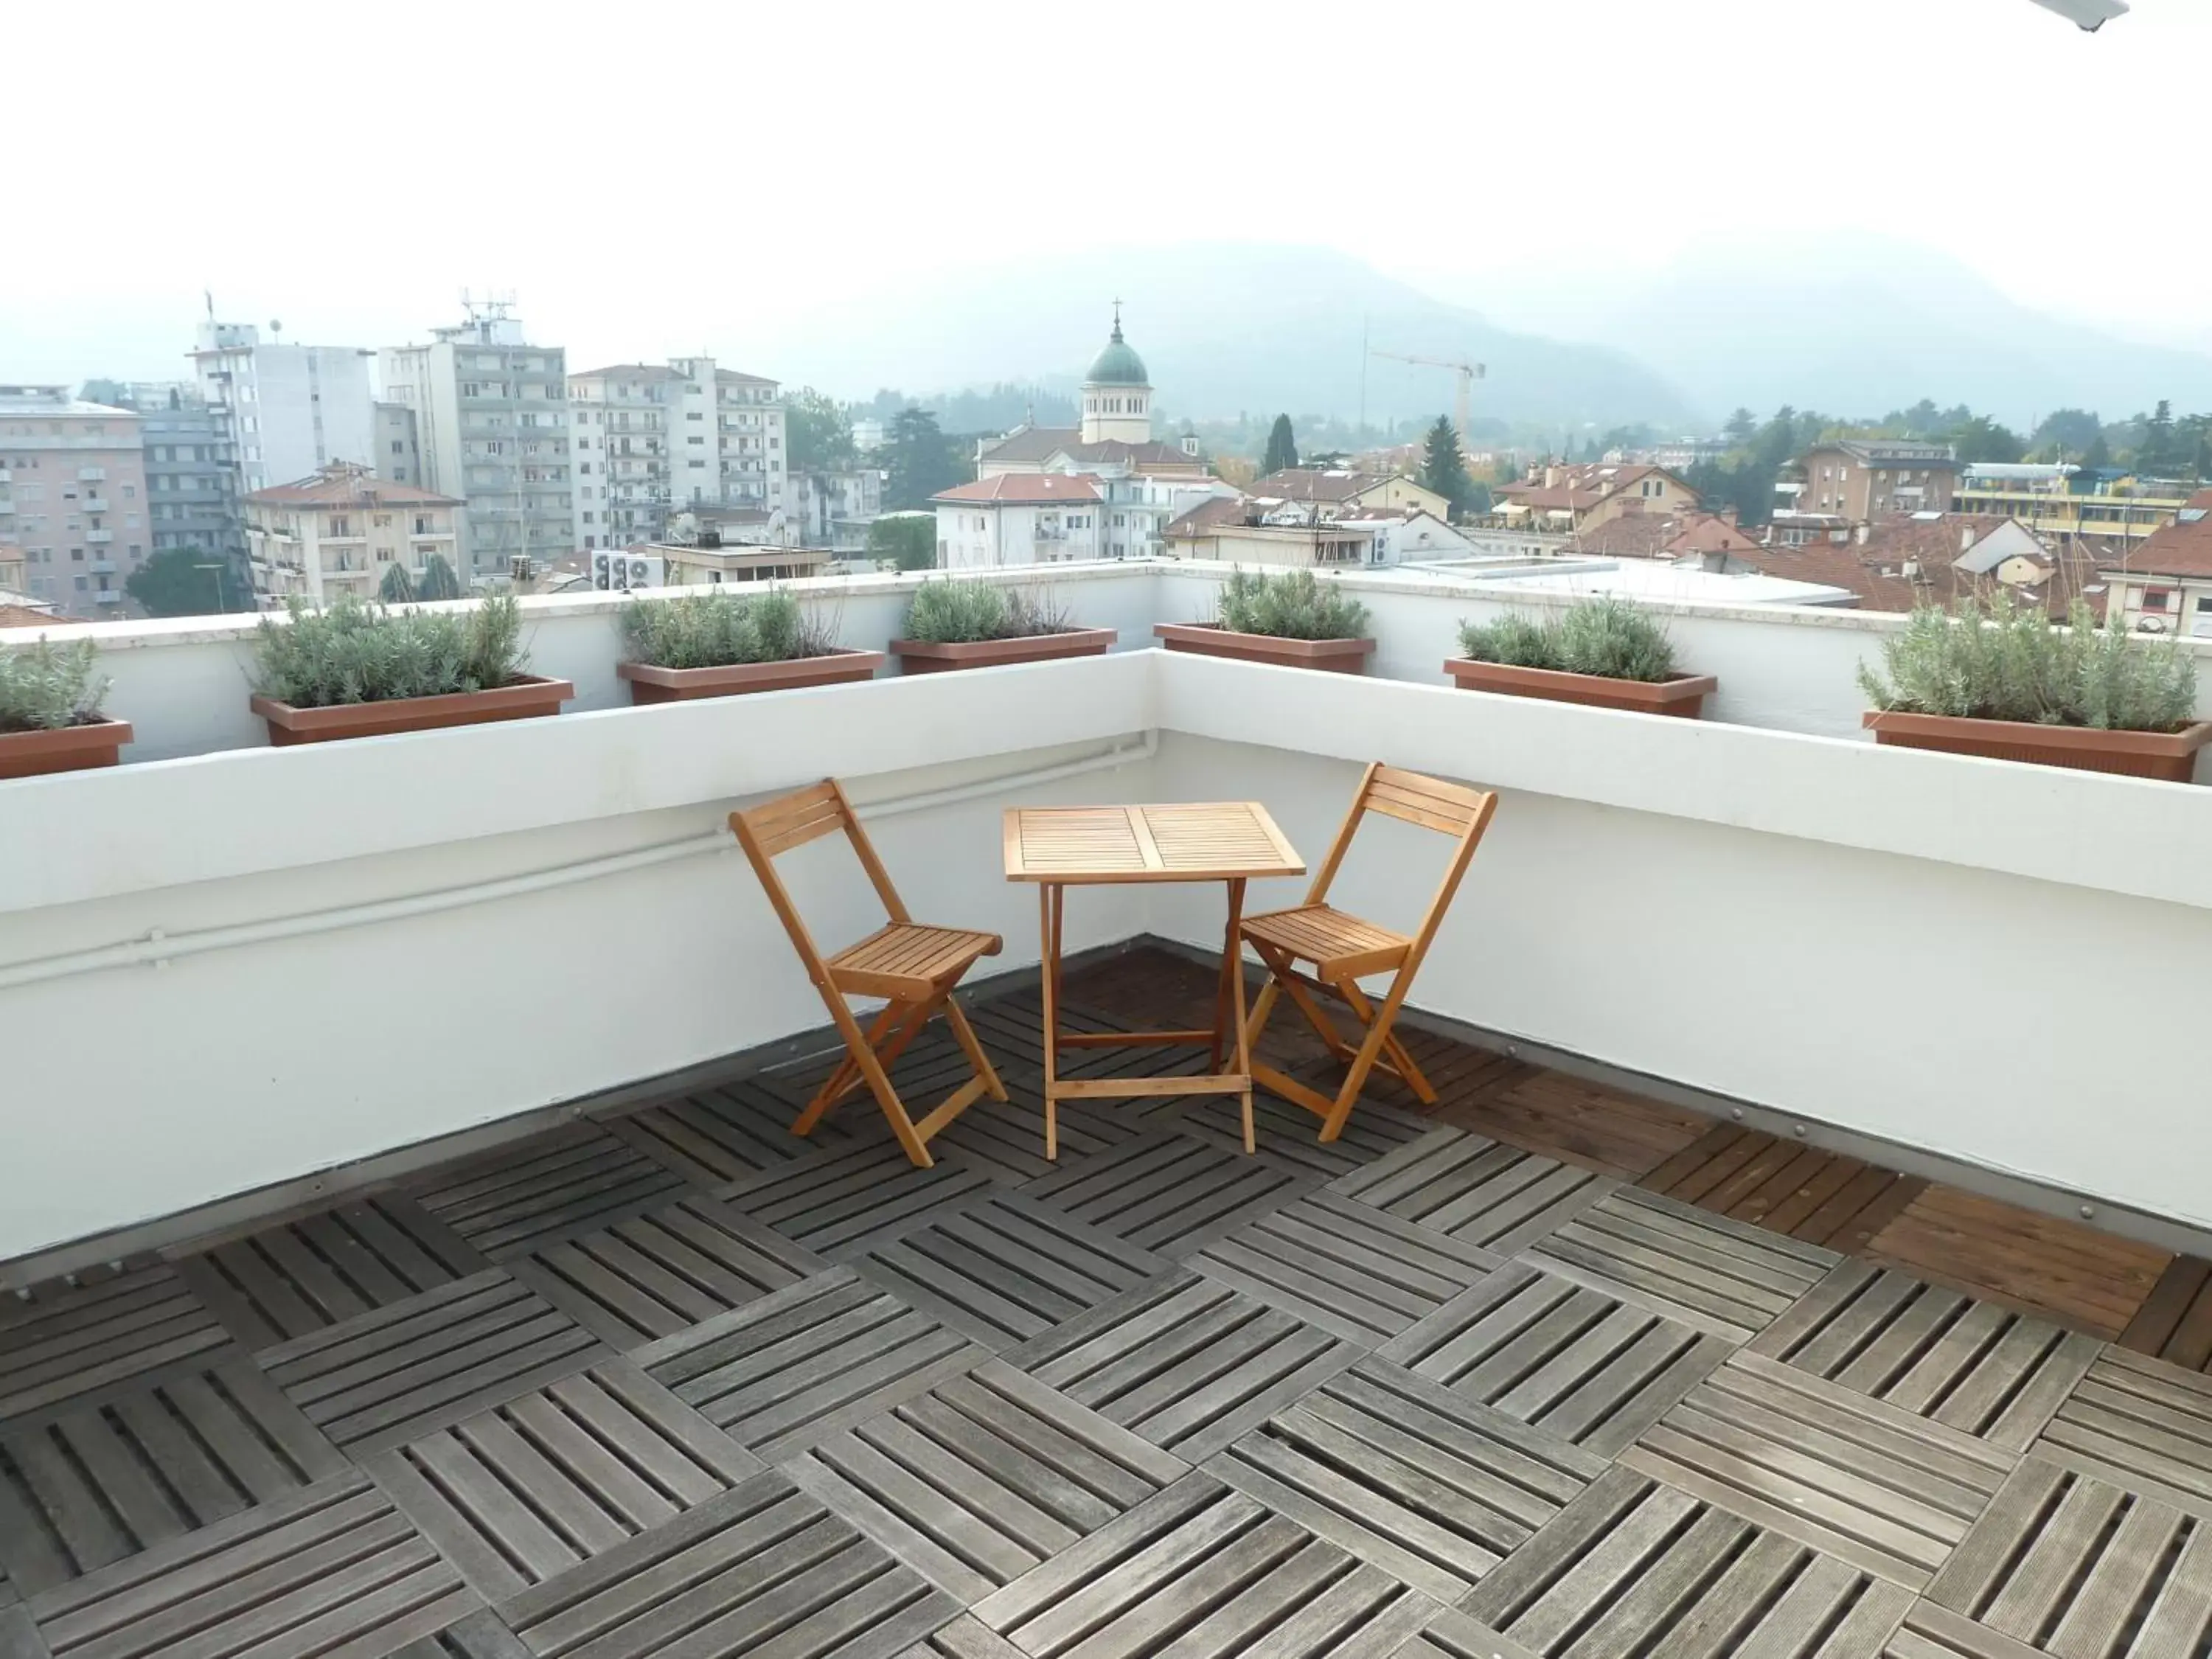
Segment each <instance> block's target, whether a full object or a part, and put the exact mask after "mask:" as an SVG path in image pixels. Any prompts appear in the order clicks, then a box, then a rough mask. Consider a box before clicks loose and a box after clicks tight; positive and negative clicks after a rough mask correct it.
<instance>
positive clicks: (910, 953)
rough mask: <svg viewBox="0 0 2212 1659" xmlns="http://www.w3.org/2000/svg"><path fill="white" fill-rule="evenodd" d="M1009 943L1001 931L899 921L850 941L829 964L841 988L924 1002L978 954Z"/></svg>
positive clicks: (834, 982) (988, 953) (952, 980)
mask: <svg viewBox="0 0 2212 1659" xmlns="http://www.w3.org/2000/svg"><path fill="white" fill-rule="evenodd" d="M1003 948H1004V945H1003V944H1002V942H1001V941H1000V938H999V936H998V935H997V934H996V933H970V932H969V931H968V930H967V929H966V928H963V927H922V926H921V925H920V924H918V923H908V922H893V923H892V924H890V926H889V927H884V928H881V929H878V931H877V932H875V933H871V934H869V935H868V936H867V938H866V939H862V940H860V943H858V944H857V945H847V946H846V947H845V948H844V949H843V950H842V951H838V952H837V954H836V956H834V957H830V958H829V961H828V962H826V963H823V966H824V967H826V968H827V969H829V982H830V983H831V984H832V985H835V986H836V987H837V988H838V989H839V990H841V991H849V992H852V993H854V994H856V995H860V996H873V997H896V998H897V999H898V1000H901V1001H904V1002H918V1001H926V1000H928V999H929V998H930V997H931V996H932V995H933V994H935V992H936V991H937V989H938V987H939V986H944V985H951V984H953V983H955V982H957V981H958V980H959V978H960V976H961V975H963V974H965V973H966V972H967V971H968V969H969V965H970V964H972V963H974V962H975V958H976V957H995V956H996V955H998V954H999V952H1000V950H1001V949H1003Z"/></svg>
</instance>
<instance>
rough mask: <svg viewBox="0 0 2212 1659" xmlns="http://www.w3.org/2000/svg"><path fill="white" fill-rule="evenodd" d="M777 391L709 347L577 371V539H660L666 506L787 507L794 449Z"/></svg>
mask: <svg viewBox="0 0 2212 1659" xmlns="http://www.w3.org/2000/svg"><path fill="white" fill-rule="evenodd" d="M779 390H780V388H779V387H778V386H777V384H776V382H775V381H774V380H763V379H762V378H761V377H760V376H759V375H757V374H739V373H738V371H736V370H735V369H729V368H716V367H715V364H714V359H713V358H711V357H678V358H675V359H673V360H671V362H668V363H666V364H665V365H663V364H658V363H615V364H612V365H611V366H610V367H608V368H595V369H591V370H588V371H586V372H585V373H583V374H572V375H570V376H569V377H568V432H569V439H570V447H571V451H572V455H573V459H574V465H575V481H574V482H575V523H574V532H573V533H574V542H575V544H576V545H577V546H578V547H580V548H585V549H590V548H595V547H631V546H635V545H637V544H641V543H644V542H656V541H659V540H662V539H663V538H665V536H666V535H667V533H668V521H669V519H670V516H671V514H674V513H681V512H683V511H684V509H685V508H686V507H750V508H756V509H758V510H760V511H761V512H763V513H767V514H768V515H769V519H771V520H774V519H775V518H777V517H779V516H780V515H781V514H783V513H785V511H786V509H787V507H788V505H789V499H788V492H789V472H788V465H787V463H788V459H789V454H788V452H787V449H786V447H785V442H784V438H785V433H784V410H783V404H782V403H781V401H780V400H779V398H778V396H777V393H778V392H779Z"/></svg>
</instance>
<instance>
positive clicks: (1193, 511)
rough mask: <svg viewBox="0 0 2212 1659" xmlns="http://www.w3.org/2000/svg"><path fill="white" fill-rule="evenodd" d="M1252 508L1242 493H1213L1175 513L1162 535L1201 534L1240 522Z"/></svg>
mask: <svg viewBox="0 0 2212 1659" xmlns="http://www.w3.org/2000/svg"><path fill="white" fill-rule="evenodd" d="M1251 510H1252V503H1251V501H1249V499H1247V498H1246V497H1244V496H1243V495H1213V496H1209V497H1208V498H1207V499H1206V500H1205V501H1200V503H1199V504H1198V505H1197V506H1196V507H1191V508H1189V509H1188V511H1186V512H1183V513H1179V514H1177V515H1176V517H1175V518H1173V519H1170V520H1169V521H1168V526H1167V528H1166V529H1164V530H1163V531H1162V532H1160V534H1161V535H1163V536H1195V535H1203V534H1204V533H1205V532H1207V531H1209V530H1217V529H1219V528H1220V527H1221V526H1224V525H1233V524H1241V523H1243V520H1244V515H1245V514H1246V513H1249V512H1250V511H1251Z"/></svg>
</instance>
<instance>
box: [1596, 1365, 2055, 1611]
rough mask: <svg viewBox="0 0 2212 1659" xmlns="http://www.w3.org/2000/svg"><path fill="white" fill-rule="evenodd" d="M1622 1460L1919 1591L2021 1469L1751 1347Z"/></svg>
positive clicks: (1969, 1440) (1982, 1446)
mask: <svg viewBox="0 0 2212 1659" xmlns="http://www.w3.org/2000/svg"><path fill="white" fill-rule="evenodd" d="M1619 1461H1620V1463H1621V1465H1622V1466H1623V1467H1625V1468H1632V1469H1636V1470H1638V1471H1640V1472H1641V1473H1643V1474H1648V1475H1650V1476H1651V1477H1653V1478H1654V1479H1655V1480H1663V1481H1665V1482H1666V1483H1667V1484H1668V1485H1669V1486H1674V1487H1677V1488H1679V1489H1680V1490H1681V1491H1684V1492H1689V1493H1691V1494H1692V1496H1694V1497H1697V1498H1701V1499H1703V1500H1704V1501H1705V1502H1706V1503H1709V1504H1714V1505H1716V1506H1717V1507H1718V1508H1721V1509H1723V1510H1728V1511H1729V1513H1730V1514H1732V1515H1735V1516H1741V1518H1743V1519H1744V1520H1747V1521H1749V1522H1753V1524H1754V1525H1757V1526H1759V1527H1763V1528H1765V1529H1767V1530H1768V1531H1771V1532H1774V1533H1778V1534H1781V1535H1782V1536H1784V1537H1786V1538H1794V1539H1795V1540H1796V1541H1798V1542H1799V1543H1801V1544H1803V1545H1805V1546H1806V1547H1808V1548H1810V1549H1817V1550H1819V1551H1820V1552H1821V1553H1824V1554H1826V1555H1830V1556H1833V1557H1834V1558H1836V1559H1838V1560H1840V1561H1845V1562H1849V1563H1850V1564H1851V1565H1854V1566H1856V1567H1858V1568H1860V1569H1862V1570H1863V1571H1867V1572H1870V1573H1872V1574H1873V1575H1874V1576H1875V1577H1877V1578H1882V1579H1886V1580H1887V1581H1888V1582H1889V1583H1893V1584H1900V1585H1903V1586H1904V1587H1905V1589H1911V1590H1921V1589H1925V1588H1926V1587H1927V1585H1928V1582H1929V1578H1930V1577H1933V1575H1934V1574H1935V1572H1936V1570H1937V1569H1938V1568H1940V1567H1942V1565H1943V1564H1944V1562H1945V1561H1946V1560H1947V1559H1948V1558H1949V1556H1950V1553H1951V1552H1952V1550H1953V1549H1954V1548H1955V1547H1957V1546H1958V1544H1959V1542H1960V1540H1961V1539H1963V1538H1964V1537H1965V1536H1966V1528H1968V1526H1969V1525H1971V1524H1972V1522H1973V1520H1974V1518H1975V1517H1976V1516H1978V1515H1979V1514H1981V1512H1982V1510H1983V1509H1984V1507H1985V1506H1986V1505H1987V1504H1988V1503H1989V1501H1990V1498H1992V1497H1993V1496H1994V1495H1995V1494H1996V1490H1997V1488H1998V1487H1999V1486H2001V1485H2002V1484H2003V1482H2004V1480H2005V1477H2006V1476H2007V1475H2008V1474H2009V1473H2010V1472H2011V1470H2012V1467H2013V1459H2012V1457H2011V1455H2009V1454H2008V1453H2004V1452H2001V1451H1998V1450H1997V1449H1995V1448H1994V1447H1991V1446H1990V1445H1988V1444H1987V1443H1984V1442H1983V1441H1979V1440H1977V1439H1975V1438H1974V1437H1972V1435H1967V1434H1961V1433H1960V1432H1958V1431H1955V1430H1952V1429H1947V1428H1943V1427H1942V1426H1941V1425H1937V1424H1933V1423H1930V1422H1929V1421H1927V1420H1926V1419H1923V1418H1917V1417H1915V1416H1913V1415H1912V1414H1911V1413H1909V1412H1904V1411H1899V1410H1898V1409H1896V1408H1894V1407H1889V1406H1885V1405H1883V1404H1881V1402H1880V1401H1873V1400H1869V1399H1866V1398H1865V1397H1863V1396H1862V1395H1856V1394H1853V1393H1851V1392H1850V1390H1849V1389H1843V1388H1838V1386H1837V1385H1835V1384H1834V1383H1823V1382H1821V1381H1820V1380H1819V1379H1818V1378H1816V1377H1811V1376H1805V1375H1804V1374H1803V1373H1802V1372H1799V1371H1794V1370H1791V1369H1790V1367H1788V1366H1786V1365H1781V1364H1776V1363H1775V1362H1774V1361H1772V1360H1770V1359H1765V1358H1760V1357H1759V1356H1758V1355H1755V1354H1751V1355H1745V1354H1739V1355H1738V1356H1736V1358H1734V1359H1732V1360H1730V1361H1729V1363H1728V1364H1725V1365H1723V1366H1722V1367H1721V1368H1720V1369H1719V1370H1717V1371H1715V1372H1714V1373H1713V1374H1712V1376H1711V1377H1709V1378H1708V1379H1707V1380H1706V1381H1705V1382H1704V1383H1699V1385H1698V1386H1697V1387H1696V1388H1694V1389H1691V1390H1690V1392H1689V1395H1687V1397H1686V1398H1685V1399H1684V1400H1683V1401H1682V1403H1681V1404H1680V1405H1679V1406H1677V1407H1675V1408H1674V1410H1673V1411H1671V1412H1669V1413H1667V1415H1666V1416H1665V1417H1664V1418H1663V1419H1661V1420H1660V1422H1659V1424H1658V1425H1657V1426H1656V1427H1655V1428H1652V1429H1650V1430H1649V1431H1646V1432H1645V1434H1644V1437H1642V1438H1641V1439H1639V1440H1638V1442H1637V1443H1636V1444H1635V1445H1633V1446H1632V1447H1631V1448H1629V1449H1628V1450H1626V1451H1625V1452H1623V1453H1622V1454H1621V1455H1620V1460H1619Z"/></svg>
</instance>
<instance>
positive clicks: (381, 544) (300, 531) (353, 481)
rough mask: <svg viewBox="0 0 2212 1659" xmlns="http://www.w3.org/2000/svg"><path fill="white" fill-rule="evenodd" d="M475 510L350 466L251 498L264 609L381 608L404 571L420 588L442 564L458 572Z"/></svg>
mask: <svg viewBox="0 0 2212 1659" xmlns="http://www.w3.org/2000/svg"><path fill="white" fill-rule="evenodd" d="M467 516H468V513H467V509H466V507H464V506H463V504H462V503H461V502H459V501H455V500H454V499H453V497H452V496H450V495H436V494H434V493H433V492H432V491H430V490H427V489H419V488H417V487H416V485H413V484H404V483H393V482H392V481H391V480H390V479H386V478H380V477H376V475H375V474H374V473H373V472H371V471H368V469H367V468H366V467H361V466H352V465H346V464H344V463H343V462H341V463H338V464H336V465H331V466H327V467H325V468H323V469H322V470H321V471H319V472H316V473H313V474H312V475H310V476H309V477H305V478H301V479H299V480H297V481H296V482H295V483H287V484H278V485H276V486H275V487H273V488H271V489H262V490H257V491H255V492H254V493H253V494H252V495H248V496H247V497H246V562H247V564H248V565H249V566H250V567H251V568H252V572H253V596H254V599H255V602H256V603H257V605H258V606H259V608H260V609H262V610H264V611H276V610H282V609H283V606H284V602H285V601H286V600H287V599H303V600H305V601H306V602H307V604H308V605H324V604H325V603H327V602H328V601H330V600H331V599H337V597H338V596H339V595H341V594H343V593H350V594H352V595H353V596H354V597H355V598H356V599H375V598H376V597H377V596H378V595H379V593H380V592H382V590H383V584H384V578H385V573H386V571H388V570H390V569H391V568H392V567H393V566H394V565H395V564H396V565H398V567H399V568H402V569H404V570H405V571H406V572H407V574H408V579H409V580H410V581H411V582H413V583H415V584H416V586H420V584H421V582H422V572H423V567H424V566H425V565H426V564H427V563H428V561H429V560H430V558H431V556H433V555H435V556H437V557H439V558H441V559H443V560H444V561H445V562H446V563H447V565H448V566H450V567H451V568H453V569H455V570H457V571H458V570H459V568H460V567H459V564H458V563H457V562H456V561H457V560H458V559H459V557H460V548H461V545H462V543H463V541H464V539H465V530H466V520H467Z"/></svg>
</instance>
